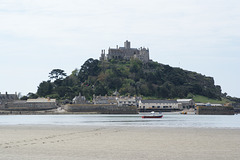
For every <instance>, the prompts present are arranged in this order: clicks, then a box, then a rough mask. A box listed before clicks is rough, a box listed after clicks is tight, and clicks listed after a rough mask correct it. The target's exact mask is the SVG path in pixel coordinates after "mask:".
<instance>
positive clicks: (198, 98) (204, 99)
mask: <svg viewBox="0 0 240 160" xmlns="http://www.w3.org/2000/svg"><path fill="white" fill-rule="evenodd" d="M192 99H193V100H194V101H195V102H196V103H208V102H209V103H213V104H214V103H220V104H226V103H231V101H229V100H227V99H222V100H221V101H219V100H216V99H210V98H207V97H204V96H199V95H195V96H193V98H192Z"/></svg>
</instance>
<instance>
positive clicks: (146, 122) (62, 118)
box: [0, 114, 240, 129]
mask: <svg viewBox="0 0 240 160" xmlns="http://www.w3.org/2000/svg"><path fill="white" fill-rule="evenodd" d="M3 125H63V126H68V125H76V126H83V125H92V126H129V127H143V126H144V127H177V128H183V127H191V128H233V129H240V115H180V114H177V115H174V114H166V115H163V118H160V119H158V118H157V119H143V118H142V114H137V115H122V114H121V115H109V114H107V115H105V114H90V115H0V126H3Z"/></svg>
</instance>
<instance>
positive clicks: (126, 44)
mask: <svg viewBox="0 0 240 160" xmlns="http://www.w3.org/2000/svg"><path fill="white" fill-rule="evenodd" d="M124 48H126V49H130V48H131V44H130V42H129V41H128V40H126V42H124Z"/></svg>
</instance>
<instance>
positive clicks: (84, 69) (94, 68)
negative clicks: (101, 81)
mask: <svg viewBox="0 0 240 160" xmlns="http://www.w3.org/2000/svg"><path fill="white" fill-rule="evenodd" d="M98 64H99V60H96V59H92V58H89V59H88V60H87V61H86V62H85V63H84V64H83V65H82V66H81V69H80V71H79V73H78V78H79V79H80V80H81V82H84V81H85V80H87V79H88V76H98V74H99V72H100V67H99V66H98Z"/></svg>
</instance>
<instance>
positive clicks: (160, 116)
mask: <svg viewBox="0 0 240 160" xmlns="http://www.w3.org/2000/svg"><path fill="white" fill-rule="evenodd" d="M162 117H163V115H158V116H155V115H153V116H142V118H162Z"/></svg>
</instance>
